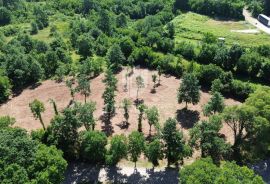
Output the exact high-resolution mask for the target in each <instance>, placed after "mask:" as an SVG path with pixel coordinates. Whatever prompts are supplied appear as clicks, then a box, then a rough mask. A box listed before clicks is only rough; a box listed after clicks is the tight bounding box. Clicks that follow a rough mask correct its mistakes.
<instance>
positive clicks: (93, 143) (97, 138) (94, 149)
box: [81, 131, 107, 164]
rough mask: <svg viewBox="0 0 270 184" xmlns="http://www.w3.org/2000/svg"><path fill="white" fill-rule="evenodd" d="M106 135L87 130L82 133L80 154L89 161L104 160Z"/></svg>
mask: <svg viewBox="0 0 270 184" xmlns="http://www.w3.org/2000/svg"><path fill="white" fill-rule="evenodd" d="M106 145H107V137H106V135H105V134H104V133H103V132H98V131H89V132H84V133H83V135H82V143H81V156H82V158H83V159H84V160H86V161H88V162H90V163H94V164H96V163H103V162H104V161H105V155H106V148H105V146H106Z"/></svg>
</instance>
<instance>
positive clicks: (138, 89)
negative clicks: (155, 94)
mask: <svg viewBox="0 0 270 184" xmlns="http://www.w3.org/2000/svg"><path fill="white" fill-rule="evenodd" d="M138 102H139V88H138V89H137V103H138Z"/></svg>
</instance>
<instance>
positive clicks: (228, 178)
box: [179, 158, 264, 184]
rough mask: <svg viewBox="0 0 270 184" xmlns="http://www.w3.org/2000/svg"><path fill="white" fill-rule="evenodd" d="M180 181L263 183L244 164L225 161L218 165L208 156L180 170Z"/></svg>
mask: <svg viewBox="0 0 270 184" xmlns="http://www.w3.org/2000/svg"><path fill="white" fill-rule="evenodd" d="M179 178H180V183H181V184H188V183H198V184H203V183H209V184H214V183H235V184H241V183H258V184H263V183H264V182H263V180H262V178H261V177H260V176H258V175H256V174H255V173H254V171H252V170H251V169H249V168H247V167H246V166H244V167H240V166H238V165H236V164H235V163H233V162H225V163H224V164H223V165H221V166H220V167H218V166H216V165H215V164H213V161H212V160H211V159H209V158H204V159H200V160H197V161H195V162H194V163H193V164H191V165H188V166H185V167H184V168H183V169H181V171H180V176H179Z"/></svg>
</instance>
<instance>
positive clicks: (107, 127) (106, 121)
mask: <svg viewBox="0 0 270 184" xmlns="http://www.w3.org/2000/svg"><path fill="white" fill-rule="evenodd" d="M99 119H100V120H101V121H102V123H103V125H102V126H101V129H102V131H103V132H104V133H105V134H106V135H107V136H111V135H112V134H113V133H114V130H113V126H112V122H111V119H110V117H108V116H107V115H106V114H104V115H101V116H100V118H99Z"/></svg>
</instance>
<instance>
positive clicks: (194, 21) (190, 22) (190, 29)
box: [172, 13, 270, 47]
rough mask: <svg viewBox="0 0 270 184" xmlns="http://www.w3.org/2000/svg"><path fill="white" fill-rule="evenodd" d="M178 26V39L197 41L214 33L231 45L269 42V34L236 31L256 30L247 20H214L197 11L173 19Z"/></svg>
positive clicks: (247, 45)
mask: <svg viewBox="0 0 270 184" xmlns="http://www.w3.org/2000/svg"><path fill="white" fill-rule="evenodd" d="M172 22H173V23H174V25H175V26H176V41H177V42H180V41H182V40H188V41H192V42H195V43H197V41H200V40H201V39H202V38H203V34H204V33H207V32H209V33H212V34H214V35H215V36H216V37H222V38H225V39H226V43H227V44H229V45H231V44H233V43H239V44H241V45H243V46H246V47H251V46H256V45H262V44H269V42H270V37H269V35H267V34H265V33H262V32H259V33H241V32H235V31H246V30H253V31H254V30H255V29H256V28H255V27H254V26H252V25H250V24H249V23H247V22H245V21H222V20H214V19H211V18H209V17H207V16H203V15H199V14H196V13H186V14H182V15H179V16H177V17H176V18H175V19H174V20H173V21H172Z"/></svg>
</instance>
